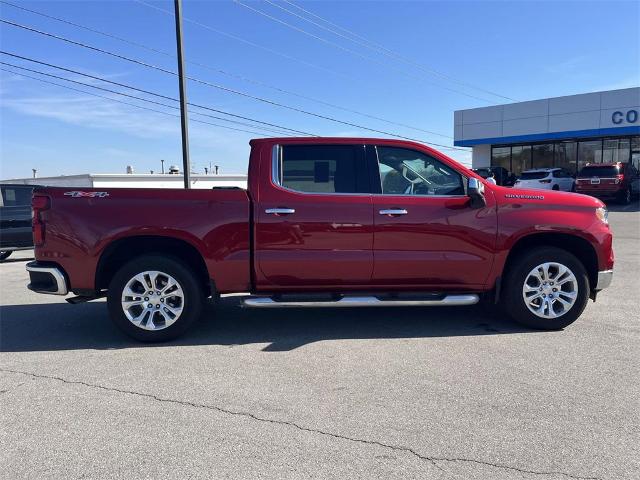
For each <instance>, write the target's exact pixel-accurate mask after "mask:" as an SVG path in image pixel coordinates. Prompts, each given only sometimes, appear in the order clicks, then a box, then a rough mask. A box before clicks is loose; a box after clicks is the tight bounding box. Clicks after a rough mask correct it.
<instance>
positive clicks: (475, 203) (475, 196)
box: [467, 177, 487, 208]
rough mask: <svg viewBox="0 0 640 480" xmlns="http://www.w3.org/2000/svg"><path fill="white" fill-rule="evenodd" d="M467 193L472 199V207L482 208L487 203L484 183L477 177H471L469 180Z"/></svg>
mask: <svg viewBox="0 0 640 480" xmlns="http://www.w3.org/2000/svg"><path fill="white" fill-rule="evenodd" d="M467 195H468V196H469V198H470V199H471V208H482V207H484V206H485V205H486V204H487V201H486V200H485V198H484V183H482V182H481V181H480V180H478V179H477V178H473V177H472V178H470V179H469V181H468V182H467Z"/></svg>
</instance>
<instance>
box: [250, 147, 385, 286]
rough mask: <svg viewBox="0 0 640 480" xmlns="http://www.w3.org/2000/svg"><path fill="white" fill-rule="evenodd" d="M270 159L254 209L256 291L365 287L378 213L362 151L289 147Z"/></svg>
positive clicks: (371, 259) (274, 154) (277, 152)
mask: <svg viewBox="0 0 640 480" xmlns="http://www.w3.org/2000/svg"><path fill="white" fill-rule="evenodd" d="M269 154H270V156H271V158H269V161H268V162H265V161H264V160H262V161H261V170H260V175H261V178H260V191H259V195H258V201H257V202H256V203H255V206H254V219H255V220H254V229H255V230H254V235H255V264H256V268H255V277H256V278H255V283H256V287H257V289H258V290H263V291H264V290H271V291H276V290H292V289H296V290H300V289H302V290H304V289H309V290H311V289H331V288H332V287H340V286H355V285H367V284H368V283H369V281H370V280H371V274H372V271H373V252H372V247H373V207H372V195H371V189H370V184H371V182H370V177H369V170H368V168H367V162H366V160H365V149H364V146H363V145H353V144H344V145H343V144H338V145H318V144H314V145H304V144H298V145H288V144H284V145H275V146H274V147H273V148H272V151H271V152H269ZM265 165H269V168H268V171H265V168H264V167H265Z"/></svg>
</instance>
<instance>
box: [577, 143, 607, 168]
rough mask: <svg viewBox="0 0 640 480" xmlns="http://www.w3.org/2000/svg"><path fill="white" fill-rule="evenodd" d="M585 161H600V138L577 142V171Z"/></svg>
mask: <svg viewBox="0 0 640 480" xmlns="http://www.w3.org/2000/svg"><path fill="white" fill-rule="evenodd" d="M587 163H602V140H588V141H586V142H579V143H578V171H580V170H582V167H584V166H585V165H586V164H587Z"/></svg>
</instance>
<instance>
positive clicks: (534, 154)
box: [454, 88, 640, 176]
mask: <svg viewBox="0 0 640 480" xmlns="http://www.w3.org/2000/svg"><path fill="white" fill-rule="evenodd" d="M454 144H455V145H457V146H463V147H472V149H473V155H472V167H473V168H479V167H488V166H496V167H504V168H506V169H507V170H508V171H509V172H510V173H512V174H514V175H516V176H518V175H519V174H520V173H521V172H522V171H524V170H527V169H530V168H544V167H563V168H566V169H568V170H569V171H570V172H571V173H574V174H575V173H576V172H577V171H578V170H580V168H582V167H583V166H584V165H585V164H587V163H602V162H632V163H633V164H634V165H635V166H636V168H639V167H640V88H625V89H621V90H608V91H603V92H593V93H585V94H580V95H570V96H566V97H555V98H545V99H542V100H532V101H528V102H518V103H510V104H506V105H496V106H490V107H482V108H472V109H469V110H459V111H456V112H455V114H454Z"/></svg>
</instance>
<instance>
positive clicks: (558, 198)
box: [485, 185, 605, 208]
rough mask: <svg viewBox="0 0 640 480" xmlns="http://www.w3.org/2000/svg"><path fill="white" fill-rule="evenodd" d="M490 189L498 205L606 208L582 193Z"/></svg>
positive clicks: (525, 189)
mask: <svg viewBox="0 0 640 480" xmlns="http://www.w3.org/2000/svg"><path fill="white" fill-rule="evenodd" d="M489 187H490V188H491V190H492V191H493V193H494V195H495V197H496V201H497V202H498V204H508V203H544V204H546V205H549V204H554V205H566V206H567V207H583V208H599V207H604V206H605V205H604V203H602V201H601V200H598V199H597V198H595V197H591V196H589V195H582V194H580V193H572V192H561V191H557V190H538V189H533V188H507V187H500V186H496V185H490V186H489ZM485 188H486V187H485Z"/></svg>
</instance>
